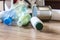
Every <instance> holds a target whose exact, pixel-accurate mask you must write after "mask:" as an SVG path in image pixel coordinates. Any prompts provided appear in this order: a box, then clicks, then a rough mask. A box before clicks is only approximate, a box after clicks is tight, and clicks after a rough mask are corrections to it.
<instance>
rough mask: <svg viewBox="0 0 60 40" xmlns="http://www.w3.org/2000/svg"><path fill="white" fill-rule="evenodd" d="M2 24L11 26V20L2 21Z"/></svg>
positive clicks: (9, 18)
mask: <svg viewBox="0 0 60 40" xmlns="http://www.w3.org/2000/svg"><path fill="white" fill-rule="evenodd" d="M3 23H4V24H6V25H11V24H12V18H11V17H8V18H5V19H4V20H3Z"/></svg>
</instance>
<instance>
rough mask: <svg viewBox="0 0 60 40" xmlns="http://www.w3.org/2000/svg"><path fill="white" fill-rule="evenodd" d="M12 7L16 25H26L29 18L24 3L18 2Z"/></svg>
mask: <svg viewBox="0 0 60 40" xmlns="http://www.w3.org/2000/svg"><path fill="white" fill-rule="evenodd" d="M14 6H15V11H16V15H17V25H18V26H22V25H26V24H27V23H28V22H29V21H30V18H31V16H30V15H29V14H28V8H27V6H26V5H25V2H24V1H20V2H19V3H18V4H15V5H14Z"/></svg>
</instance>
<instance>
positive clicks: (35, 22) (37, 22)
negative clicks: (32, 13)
mask: <svg viewBox="0 0 60 40" xmlns="http://www.w3.org/2000/svg"><path fill="white" fill-rule="evenodd" d="M30 22H31V24H32V26H33V28H35V29H37V30H42V29H43V23H42V21H41V20H39V19H38V18H37V17H32V18H31V20H30Z"/></svg>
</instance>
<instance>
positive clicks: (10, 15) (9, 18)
mask: <svg viewBox="0 0 60 40" xmlns="http://www.w3.org/2000/svg"><path fill="white" fill-rule="evenodd" d="M15 18H16V12H15V11H14V10H13V9H10V10H8V11H5V12H4V14H3V17H2V21H3V23H4V24H6V25H12V22H13V20H14V19H15Z"/></svg>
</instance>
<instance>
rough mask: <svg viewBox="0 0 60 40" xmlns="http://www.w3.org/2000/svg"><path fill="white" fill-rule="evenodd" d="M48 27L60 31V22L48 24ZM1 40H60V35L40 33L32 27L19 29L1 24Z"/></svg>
mask: <svg viewBox="0 0 60 40" xmlns="http://www.w3.org/2000/svg"><path fill="white" fill-rule="evenodd" d="M44 24H45V25H47V26H48V27H53V28H55V27H56V28H55V30H57V31H58V32H59V31H60V22H46V23H44ZM0 40H60V34H55V33H49V32H40V31H38V30H34V29H33V28H32V26H29V27H17V26H6V25H4V24H2V23H0Z"/></svg>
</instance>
